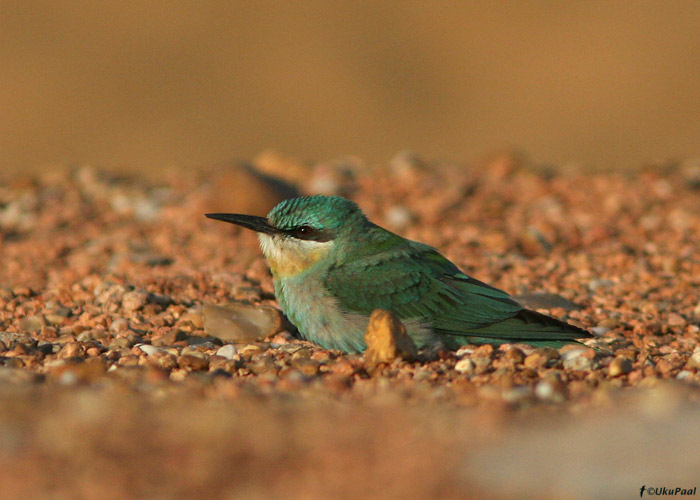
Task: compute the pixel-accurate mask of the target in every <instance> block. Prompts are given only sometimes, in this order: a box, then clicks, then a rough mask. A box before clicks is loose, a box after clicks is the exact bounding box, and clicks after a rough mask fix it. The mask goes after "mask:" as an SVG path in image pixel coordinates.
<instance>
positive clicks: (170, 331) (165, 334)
mask: <svg viewBox="0 0 700 500" xmlns="http://www.w3.org/2000/svg"><path fill="white" fill-rule="evenodd" d="M186 338H187V335H186V334H185V332H183V331H182V330H180V329H179V328H167V329H165V330H164V331H162V332H160V333H159V335H158V336H156V337H153V338H152V339H151V344H153V345H154V346H156V347H165V346H170V345H173V344H175V343H176V342H180V341H181V340H185V339H186Z"/></svg>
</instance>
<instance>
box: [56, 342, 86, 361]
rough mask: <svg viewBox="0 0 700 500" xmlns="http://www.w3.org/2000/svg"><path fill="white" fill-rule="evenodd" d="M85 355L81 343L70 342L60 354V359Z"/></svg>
mask: <svg viewBox="0 0 700 500" xmlns="http://www.w3.org/2000/svg"><path fill="white" fill-rule="evenodd" d="M84 354H85V349H84V348H83V346H82V345H81V344H80V342H68V343H67V344H66V345H64V346H63V348H62V349H61V351H60V352H59V353H58V358H59V359H67V358H74V357H81V356H83V355H84Z"/></svg>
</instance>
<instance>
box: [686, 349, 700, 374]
mask: <svg viewBox="0 0 700 500" xmlns="http://www.w3.org/2000/svg"><path fill="white" fill-rule="evenodd" d="M686 366H687V367H688V368H695V369H696V370H697V369H699V368H700V347H699V348H697V349H695V350H694V351H693V354H691V355H690V358H688V363H687V364H686Z"/></svg>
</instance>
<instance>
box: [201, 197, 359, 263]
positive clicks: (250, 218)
mask: <svg viewBox="0 0 700 500" xmlns="http://www.w3.org/2000/svg"><path fill="white" fill-rule="evenodd" d="M206 216H207V217H209V218H210V219H216V220H221V221H224V222H230V223H231V224H236V225H239V226H243V227H246V228H248V229H252V230H253V231H257V233H258V237H259V239H260V245H261V247H262V251H263V253H264V254H265V258H266V259H267V261H268V263H269V264H270V268H271V269H272V273H273V275H274V276H275V277H289V276H294V275H297V274H299V273H301V272H304V271H306V270H307V269H309V268H310V267H311V266H313V265H314V264H316V263H317V262H319V261H321V260H322V259H324V258H326V257H327V256H328V254H329V253H330V252H331V251H332V250H333V248H334V247H336V245H337V244H338V243H339V242H341V241H343V240H344V239H348V238H352V237H353V234H354V233H355V232H356V231H358V230H361V228H363V227H364V226H365V225H366V223H367V219H366V218H365V216H364V214H363V213H362V211H361V210H360V208H359V207H358V206H357V205H356V204H355V203H353V202H351V201H350V200H347V199H345V198H341V197H339V196H304V197H301V198H291V199H288V200H284V201H283V202H281V203H279V204H278V205H277V206H276V207H275V208H273V209H272V210H271V211H270V213H268V214H267V218H265V217H257V216H254V215H242V214H206Z"/></svg>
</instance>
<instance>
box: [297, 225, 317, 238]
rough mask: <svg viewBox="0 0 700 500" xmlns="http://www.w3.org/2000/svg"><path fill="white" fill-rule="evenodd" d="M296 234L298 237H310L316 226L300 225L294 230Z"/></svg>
mask: <svg viewBox="0 0 700 500" xmlns="http://www.w3.org/2000/svg"><path fill="white" fill-rule="evenodd" d="M294 233H295V236H298V237H302V238H303V237H309V236H311V235H312V234H313V233H314V228H312V227H311V226H299V227H298V228H296V229H295V230H294Z"/></svg>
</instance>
